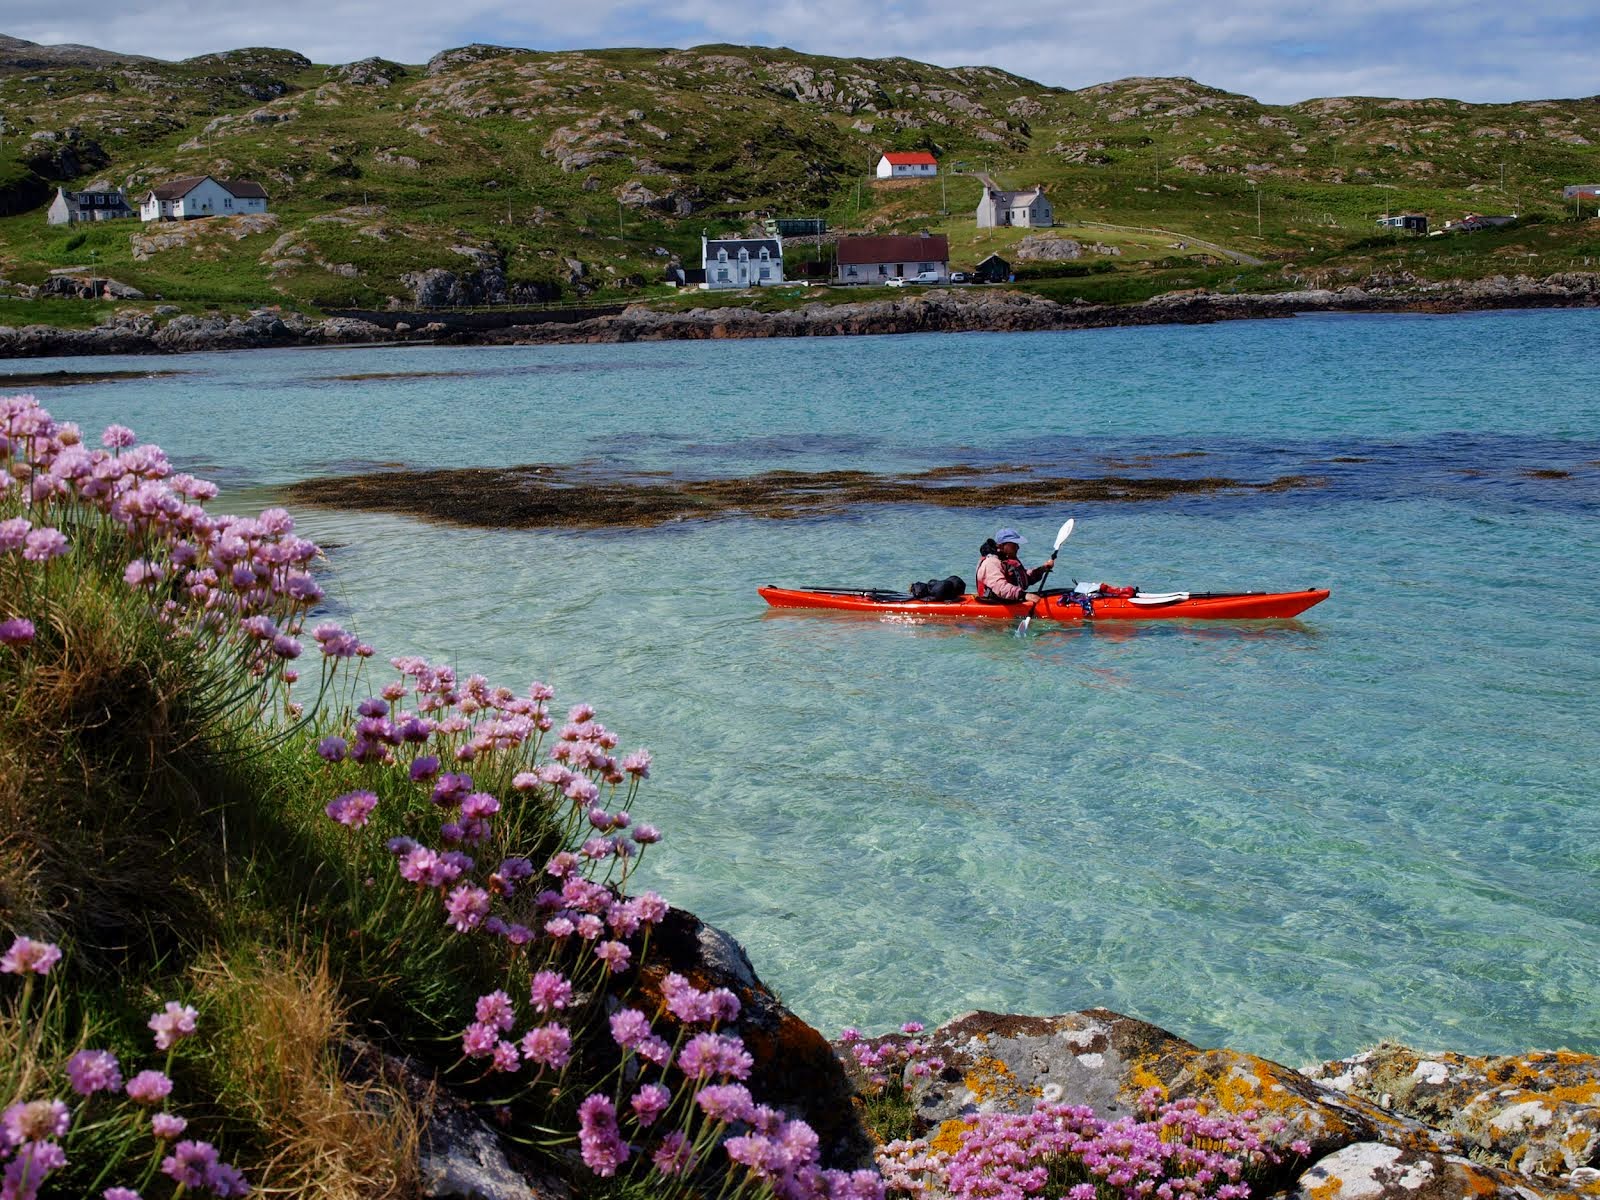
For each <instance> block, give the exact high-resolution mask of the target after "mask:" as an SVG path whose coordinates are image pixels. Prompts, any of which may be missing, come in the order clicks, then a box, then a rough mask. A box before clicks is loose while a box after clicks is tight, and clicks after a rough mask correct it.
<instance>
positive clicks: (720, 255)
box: [717, 250, 728, 278]
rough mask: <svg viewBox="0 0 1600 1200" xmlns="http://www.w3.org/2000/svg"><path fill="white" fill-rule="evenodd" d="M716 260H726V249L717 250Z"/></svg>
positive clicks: (721, 261) (720, 261) (722, 261)
mask: <svg viewBox="0 0 1600 1200" xmlns="http://www.w3.org/2000/svg"><path fill="white" fill-rule="evenodd" d="M717 261H718V262H719V263H725V262H727V261H728V252H727V251H726V250H718V251H717ZM723 278H727V277H726V276H724V277H723Z"/></svg>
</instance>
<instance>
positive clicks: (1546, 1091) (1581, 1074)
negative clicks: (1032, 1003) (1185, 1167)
mask: <svg viewBox="0 0 1600 1200" xmlns="http://www.w3.org/2000/svg"><path fill="white" fill-rule="evenodd" d="M905 1040H906V1039H905V1038H903V1037H902V1036H901V1035H898V1034H896V1035H891V1036H890V1037H888V1038H882V1039H878V1042H879V1043H880V1044H881V1043H882V1042H884V1041H899V1042H903V1041H905ZM922 1040H923V1041H924V1042H925V1043H926V1044H927V1046H928V1054H929V1055H930V1056H932V1057H936V1058H938V1059H941V1060H943V1062H944V1069H943V1070H942V1071H941V1072H939V1073H937V1074H934V1075H931V1076H927V1077H923V1078H918V1077H917V1076H916V1075H915V1074H914V1073H911V1072H910V1071H909V1070H908V1073H907V1076H906V1082H907V1083H908V1085H909V1087H910V1096H911V1100H912V1102H913V1107H914V1112H915V1128H916V1130H917V1132H918V1133H919V1134H920V1135H921V1136H923V1137H926V1138H927V1139H928V1140H929V1141H930V1142H931V1143H932V1144H933V1145H934V1146H935V1147H937V1148H941V1149H945V1150H953V1149H954V1148H955V1147H956V1146H957V1145H958V1144H959V1140H960V1136H961V1133H962V1131H963V1129H964V1128H965V1124H964V1118H965V1117H966V1116H968V1115H969V1114H973V1113H983V1112H1027V1111H1029V1110H1030V1109H1031V1108H1032V1107H1033V1105H1034V1103H1035V1102H1037V1101H1039V1100H1045V1101H1049V1102H1052V1103H1065V1104H1074V1105H1088V1106H1089V1107H1091V1108H1093V1109H1094V1110H1095V1111H1096V1113H1098V1114H1099V1115H1100V1116H1102V1117H1104V1118H1107V1119H1115V1118H1118V1117H1122V1116H1126V1115H1128V1114H1129V1113H1132V1112H1135V1111H1137V1107H1138V1099H1139V1097H1140V1095H1141V1094H1142V1093H1144V1092H1145V1091H1146V1090H1147V1089H1155V1091H1156V1093H1157V1095H1158V1096H1159V1097H1160V1098H1161V1099H1163V1100H1176V1099H1184V1098H1192V1099H1194V1100H1197V1101H1199V1102H1200V1104H1201V1105H1202V1106H1204V1107H1205V1108H1206V1109H1208V1110H1209V1111H1214V1112H1223V1113H1233V1114H1238V1113H1245V1112H1253V1113H1255V1114H1258V1115H1259V1116H1260V1117H1261V1118H1263V1119H1265V1120H1266V1121H1268V1122H1271V1123H1273V1124H1275V1125H1277V1124H1279V1123H1281V1128H1280V1130H1279V1132H1277V1133H1276V1134H1275V1135H1274V1140H1276V1141H1277V1142H1278V1143H1279V1144H1280V1145H1284V1146H1287V1145H1288V1144H1289V1143H1290V1142H1291V1141H1294V1140H1296V1139H1304V1141H1305V1142H1306V1143H1308V1144H1309V1153H1308V1154H1307V1155H1305V1156H1303V1157H1297V1156H1291V1157H1290V1159H1289V1160H1288V1161H1286V1162H1285V1163H1283V1164H1282V1166H1281V1167H1280V1168H1279V1169H1278V1171H1277V1173H1276V1175H1274V1176H1271V1177H1269V1178H1268V1179H1267V1180H1265V1181H1263V1187H1262V1188H1258V1189H1257V1190H1258V1193H1264V1192H1267V1191H1271V1190H1272V1189H1280V1190H1282V1191H1286V1192H1292V1193H1293V1194H1294V1195H1296V1196H1297V1197H1302V1198H1304V1200H1336V1198H1337V1200H1398V1198H1399V1197H1408V1198H1409V1200H1445V1198H1447V1197H1448V1198H1452V1200H1453V1198H1456V1197H1468V1196H1473V1197H1498V1198H1504V1200H1510V1198H1511V1197H1521V1198H1522V1200H1535V1198H1541V1197H1558V1196H1578V1195H1600V1170H1596V1169H1595V1168H1597V1167H1600V1136H1597V1134H1596V1130H1597V1125H1596V1122H1595V1116H1596V1113H1595V1109H1594V1104H1593V1101H1594V1099H1595V1097H1596V1091H1597V1088H1600V1058H1597V1057H1595V1056H1593V1055H1582V1054H1572V1053H1569V1052H1566V1051H1561V1052H1553V1053H1535V1054H1528V1055H1522V1056H1517V1057H1513V1058H1496V1059H1486V1058H1472V1057H1468V1056H1461V1055H1435V1056H1421V1055H1418V1054H1417V1053H1416V1052H1415V1051H1411V1050H1407V1049H1406V1048H1404V1047H1389V1046H1386V1047H1380V1048H1378V1049H1377V1050H1374V1051H1369V1052H1368V1053H1366V1054H1363V1055H1359V1056H1357V1057H1355V1058H1352V1059H1348V1060H1343V1061H1340V1062H1334V1063H1328V1064H1325V1065H1324V1066H1322V1067H1319V1068H1316V1069H1315V1070H1313V1071H1309V1072H1305V1073H1302V1072H1299V1071H1294V1070H1291V1069H1290V1068H1288V1067H1285V1066H1282V1065H1280V1064H1278V1063H1274V1062H1270V1061H1269V1060H1267V1059H1263V1058H1258V1057H1256V1056H1255V1055H1251V1054H1245V1053H1242V1052H1239V1051H1235V1050H1206V1049H1201V1048H1200V1047H1197V1046H1194V1045H1192V1044H1191V1043H1189V1042H1186V1041H1184V1040H1183V1039H1182V1038H1179V1037H1176V1036H1175V1035H1173V1034H1170V1033H1168V1032H1166V1031H1165V1030H1162V1029H1159V1028H1157V1027H1156V1026H1154V1025H1150V1024H1147V1023H1145V1022H1143V1021H1139V1020H1136V1019H1134V1018H1132V1017H1125V1016H1122V1015H1120V1014H1118V1013H1114V1012H1111V1011H1109V1010H1106V1009H1091V1010H1089V1011H1086V1012H1078V1013H1068V1014H1065V1015H1063V1016H1056V1017H1018V1016H1005V1015H1001V1014H998V1013H987V1012H974V1013H968V1014H966V1015H965V1016H962V1017H958V1018H956V1019H955V1020H953V1021H951V1022H949V1023H947V1024H945V1025H943V1026H941V1027H940V1028H939V1029H937V1030H935V1031H933V1032H932V1033H931V1034H929V1035H927V1036H925V1037H924V1038H923V1039H922ZM1397 1081H1409V1086H1405V1087H1402V1085H1401V1083H1399V1082H1397ZM1385 1089H1387V1090H1385ZM1402 1096H1403V1101H1402ZM1469 1155H1470V1156H1471V1157H1468V1156H1469Z"/></svg>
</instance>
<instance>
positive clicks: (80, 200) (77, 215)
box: [45, 187, 139, 225]
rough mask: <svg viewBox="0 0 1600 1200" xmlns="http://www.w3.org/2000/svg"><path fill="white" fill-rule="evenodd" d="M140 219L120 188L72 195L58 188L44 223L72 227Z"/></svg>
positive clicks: (73, 193) (72, 193) (64, 189)
mask: <svg viewBox="0 0 1600 1200" xmlns="http://www.w3.org/2000/svg"><path fill="white" fill-rule="evenodd" d="M138 215H139V214H138V213H136V212H135V211H134V210H133V208H132V207H131V206H130V205H129V204H128V198H127V197H126V196H125V195H123V194H122V189H121V188H107V189H100V190H95V191H88V190H86V191H80V192H69V191H67V189H66V188H60V187H58V188H57V189H56V198H55V199H54V200H52V201H51V202H50V208H49V209H48V211H47V212H46V213H45V220H46V221H47V222H48V223H49V224H51V225H71V224H73V223H74V222H76V221H111V220H115V219H117V218H119V217H136V216H138Z"/></svg>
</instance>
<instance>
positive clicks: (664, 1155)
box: [650, 1129, 695, 1177]
mask: <svg viewBox="0 0 1600 1200" xmlns="http://www.w3.org/2000/svg"><path fill="white" fill-rule="evenodd" d="M650 1161H651V1162H652V1163H653V1164H654V1165H655V1168H656V1170H658V1171H660V1172H661V1173H662V1174H663V1175H666V1176H669V1177H670V1176H673V1175H686V1174H688V1173H689V1172H690V1171H692V1170H694V1165H695V1158H694V1147H693V1146H691V1145H690V1144H689V1139H688V1138H687V1137H686V1136H685V1135H684V1134H683V1133H682V1132H680V1131H679V1130H676V1129H674V1130H673V1131H672V1132H671V1133H669V1134H667V1135H666V1136H665V1137H664V1138H662V1139H661V1144H660V1145H659V1146H657V1147H656V1150H655V1153H654V1154H652V1155H651V1156H650Z"/></svg>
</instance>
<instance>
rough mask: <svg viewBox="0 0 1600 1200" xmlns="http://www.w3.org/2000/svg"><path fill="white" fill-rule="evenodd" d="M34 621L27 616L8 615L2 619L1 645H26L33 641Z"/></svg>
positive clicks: (0, 628)
mask: <svg viewBox="0 0 1600 1200" xmlns="http://www.w3.org/2000/svg"><path fill="white" fill-rule="evenodd" d="M33 634H34V629H33V622H32V621H30V620H28V619H27V618H26V617H8V618H6V619H5V620H4V621H0V645H5V646H25V645H27V644H28V643H29V642H31V641H33Z"/></svg>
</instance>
